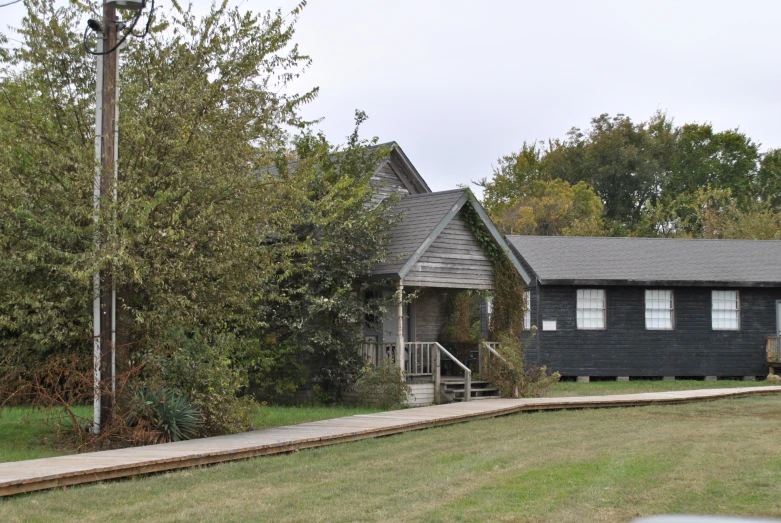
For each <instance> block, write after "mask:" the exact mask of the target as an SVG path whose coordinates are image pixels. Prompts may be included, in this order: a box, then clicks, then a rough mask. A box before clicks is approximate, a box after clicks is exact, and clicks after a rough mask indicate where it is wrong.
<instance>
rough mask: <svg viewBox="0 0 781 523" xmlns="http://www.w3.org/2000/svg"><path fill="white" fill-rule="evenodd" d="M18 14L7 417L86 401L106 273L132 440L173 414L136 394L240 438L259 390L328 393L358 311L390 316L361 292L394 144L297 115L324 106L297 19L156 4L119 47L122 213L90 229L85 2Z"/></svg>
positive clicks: (7, 142) (5, 87)
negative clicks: (377, 191) (301, 84)
mask: <svg viewBox="0 0 781 523" xmlns="http://www.w3.org/2000/svg"><path fill="white" fill-rule="evenodd" d="M25 1H26V7H27V13H28V14H27V16H26V17H25V19H24V21H23V23H22V26H21V28H20V29H19V31H18V34H19V37H20V41H21V44H20V45H18V46H12V47H9V46H6V45H3V46H2V50H1V51H0V53H2V56H1V57H0V58H2V69H1V70H0V156H1V157H2V158H3V161H2V163H0V394H2V396H0V406H2V404H3V402H4V401H27V400H28V397H27V396H25V394H34V395H35V397H36V398H37V399H38V400H39V401H40V402H42V403H47V402H48V404H65V405H67V404H72V403H79V402H91V399H92V397H91V394H92V382H91V369H92V365H93V361H92V350H91V347H92V328H91V320H92V318H91V311H92V297H93V296H92V275H93V274H95V273H96V271H99V270H107V269H110V272H111V274H112V275H113V278H114V281H115V284H116V287H117V294H118V311H117V314H118V320H117V324H118V325H117V354H118V359H117V363H118V374H119V375H120V376H121V383H120V390H118V393H117V394H118V396H120V397H117V398H115V401H116V402H117V405H120V406H121V405H122V404H123V402H124V407H123V409H124V410H123V412H125V414H126V415H122V416H119V415H116V416H114V417H113V418H112V419H113V422H114V424H115V426H121V427H120V429H122V430H124V429H127V430H126V431H125V432H124V433H123V434H125V436H127V434H131V435H132V434H134V433H137V432H138V431H139V430H141V429H143V430H146V429H149V430H153V429H151V428H149V423H151V422H150V421H149V420H150V419H156V417H160V416H161V415H162V414H161V413H160V412H157V413H155V412H148V410H149V409H146V407H144V408H141V409H139V408H138V405H139V401H140V404H141V405H142V407H143V406H144V405H146V404H147V403H149V402H150V401H151V403H152V404H154V405H157V404H158V403H159V404H160V405H159V406H160V409H162V410H165V409H163V407H164V404H166V402H167V404H169V405H170V404H179V403H180V402H181V401H183V400H182V398H184V400H186V401H188V402H190V403H191V404H192V407H193V408H194V409H195V411H197V417H198V427H199V429H198V430H199V432H200V433H201V434H220V433H226V432H233V431H236V430H243V429H244V428H246V426H247V424H248V417H247V414H248V410H247V406H248V403H249V402H251V400H249V399H247V398H248V397H249V395H248V394H247V391H248V387H249V385H250V384H251V383H252V384H255V385H256V386H257V387H258V388H259V389H260V390H261V391H262V392H264V393H266V394H277V395H285V394H289V393H291V392H292V391H294V390H295V389H296V388H297V387H298V386H300V385H301V383H302V381H303V380H306V379H311V380H313V381H314V382H316V383H318V384H319V385H320V387H321V388H322V390H324V391H326V392H327V393H328V394H331V395H333V396H337V395H338V393H339V391H340V390H341V389H342V388H344V387H345V386H347V385H349V384H350V383H351V382H352V381H353V380H354V379H355V376H356V374H357V373H358V371H359V370H360V368H361V365H362V361H361V360H360V357H359V355H358V352H357V351H356V350H355V347H356V346H357V345H358V344H359V343H360V342H361V339H362V336H361V332H360V329H357V328H356V327H357V325H356V322H355V318H362V317H369V316H371V315H374V316H377V315H378V314H379V312H380V311H381V309H382V308H383V307H384V304H383V303H382V302H381V301H380V300H369V301H364V300H363V299H361V298H362V296H363V292H361V291H362V290H364V289H365V288H366V287H367V286H368V285H369V284H368V283H366V280H367V276H368V275H369V274H370V272H371V269H372V267H373V266H374V265H375V264H376V263H377V262H378V261H380V260H382V259H383V258H384V253H383V246H384V245H385V242H386V241H387V234H388V231H389V230H390V228H391V225H392V222H393V220H394V218H393V217H392V216H391V213H390V212H389V209H390V207H391V206H392V204H393V202H392V201H388V202H386V203H384V204H382V205H380V206H378V207H376V208H373V209H372V210H371V211H368V210H367V209H368V205H367V204H368V202H369V201H370V198H371V190H370V185H369V180H370V178H371V176H372V174H373V173H374V171H375V168H376V166H377V165H378V162H380V160H381V158H382V156H383V155H384V154H386V153H387V151H383V150H381V149H378V148H376V147H372V146H371V145H372V143H370V142H366V141H364V140H361V139H359V137H358V130H357V126H359V125H360V124H361V122H362V121H363V120H364V119H365V116H364V115H363V114H361V113H358V114H357V116H356V120H357V122H356V123H357V126H356V131H355V133H354V134H353V135H352V136H350V137H349V139H348V142H347V144H346V145H345V146H343V147H340V148H337V147H334V146H333V145H331V144H330V143H329V142H328V141H327V140H326V139H325V137H324V136H322V135H318V134H313V133H311V132H310V131H309V130H308V129H309V126H308V124H307V122H305V121H303V120H302V119H301V117H300V115H299V111H300V109H301V107H302V106H303V105H304V104H307V103H309V102H311V101H312V100H313V99H314V98H315V97H316V95H317V90H316V89H315V90H312V91H308V92H305V93H303V94H296V93H294V92H293V91H292V87H291V81H292V80H293V79H295V78H296V77H297V76H298V75H300V74H301V72H302V71H303V70H304V69H306V67H307V66H308V64H309V62H310V60H309V58H308V57H307V56H305V55H303V54H302V53H301V52H300V51H299V50H298V47H297V46H296V45H295V42H294V40H293V36H294V30H295V23H296V20H297V16H298V11H299V9H297V10H295V11H294V12H293V15H294V16H292V17H288V16H283V15H282V13H280V12H276V13H266V14H262V15H255V14H253V13H251V12H246V13H245V12H242V11H239V9H238V8H228V7H227V2H223V3H222V4H217V5H215V6H214V7H213V8H212V11H211V13H210V14H209V15H207V16H206V17H204V18H203V19H197V18H196V17H194V16H193V15H192V13H191V12H190V11H189V10H184V9H181V8H179V6H178V5H177V4H174V8H173V9H172V10H171V11H170V12H168V13H164V12H163V11H162V10H157V11H156V14H155V19H154V23H153V29H152V31H151V32H150V34H149V35H148V36H147V37H146V38H145V39H143V40H139V39H131V40H130V41H129V43H128V45H127V47H126V48H125V49H123V50H122V59H121V73H120V75H121V85H122V88H121V97H120V100H119V106H120V139H119V183H118V201H117V202H116V203H114V202H112V201H102V202H101V213H100V216H99V217H98V219H97V220H94V219H93V200H92V198H93V176H94V173H95V166H96V164H95V159H94V150H95V148H94V136H95V135H94V102H95V60H94V57H92V56H90V55H88V54H87V53H86V52H85V51H84V49H83V47H82V33H83V22H84V20H85V19H86V18H87V17H89V16H91V13H90V9H89V6H85V5H82V4H80V3H76V2H74V3H70V4H69V5H67V6H65V7H57V6H56V5H55V2H54V0H25ZM93 7H95V6H93ZM2 43H3V44H6V43H7V42H5V41H4V42H2ZM291 133H293V134H291ZM292 161H294V162H295V163H294V165H295V168H289V164H290V162H292ZM100 230H105V231H109V233H108V234H107V236H106V237H105V238H104V239H103V241H102V242H101V244H100V245H99V246H96V242H95V238H96V233H97V232H98V231H100ZM374 285H379V282H377V283H375V284H374ZM356 291H358V292H356ZM378 294H379V293H378ZM104 321H107V320H106V319H105V318H104ZM106 386H107V385H106V384H105V383H104V384H103V387H104V388H105V387H106ZM149 398H156V399H154V400H149ZM166 398H168V399H166ZM171 398H174V399H175V401H171V400H170V399H171ZM153 410H154V409H153ZM162 410H161V411H162ZM168 410H170V409H168ZM139 412H140V413H142V414H143V415H146V416H147V418H148V419H146V421H144V420H143V419H138V417H139V415H138V413H139ZM193 412H194V411H192V410H191V411H190V418H192V417H193V416H192V414H193ZM134 413H135V414H134ZM144 413H146V414H144ZM139 427H140V428H139ZM118 430H119V429H118ZM128 431H129V432H128ZM134 431H135V432H134ZM104 434H111V431H110V430H108V427H107V428H106V430H104ZM125 436H123V435H121V434H119V433H118V432H116V431H115V432H114V433H113V437H115V438H122V437H125ZM147 436H148V435H147ZM147 436H143V437H141V438H136V439H138V440H139V441H147V440H159V439H160V438H156V437H147ZM128 437H130V436H128ZM174 437H175V436H170V438H174ZM131 439H132V438H131Z"/></svg>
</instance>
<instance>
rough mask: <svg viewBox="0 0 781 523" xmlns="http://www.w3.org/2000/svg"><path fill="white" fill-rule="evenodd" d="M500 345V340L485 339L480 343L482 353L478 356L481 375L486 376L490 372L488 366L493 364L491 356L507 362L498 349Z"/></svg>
mask: <svg viewBox="0 0 781 523" xmlns="http://www.w3.org/2000/svg"><path fill="white" fill-rule="evenodd" d="M498 346H499V342H498V341H484V342H482V343H480V353H479V356H478V360H479V366H480V375H481V376H482V377H483V378H485V377H486V375H487V374H488V367H489V366H490V365H491V358H492V357H494V358H497V359H499V360H500V361H502V362H504V363H507V360H505V359H504V358H503V357H502V355H501V354H499V353H498V352H497V351H496V347H498Z"/></svg>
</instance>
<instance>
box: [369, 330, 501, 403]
mask: <svg viewBox="0 0 781 523" xmlns="http://www.w3.org/2000/svg"><path fill="white" fill-rule="evenodd" d="M404 348H405V351H404V352H405V355H404V360H405V361H404V371H405V373H406V375H407V376H411V377H418V376H432V377H433V379H434V399H435V402H436V403H439V402H440V384H441V367H442V354H444V355H445V356H447V357H448V358H450V360H452V361H453V362H454V363H455V364H456V365H458V366H459V367H460V368H461V370H463V371H464V401H469V400H470V399H471V397H472V370H471V369H470V368H469V367H467V366H466V365H464V364H463V363H462V362H461V361H460V360H459V359H458V358H456V357H455V356H453V355H452V354H451V353H450V351H448V350H447V349H446V348H445V347H443V346H442V345H440V344H439V343H437V342H435V341H416V342H409V343H405V344H404ZM494 352H495V351H494ZM360 354H361V356H362V357H363V359H364V361H366V363H371V364H373V365H378V364H379V363H380V362H382V361H383V360H386V359H390V360H394V361H395V359H396V344H395V343H374V342H366V343H363V344H362V345H361V348H360ZM497 356H498V354H497ZM500 357H501V356H500Z"/></svg>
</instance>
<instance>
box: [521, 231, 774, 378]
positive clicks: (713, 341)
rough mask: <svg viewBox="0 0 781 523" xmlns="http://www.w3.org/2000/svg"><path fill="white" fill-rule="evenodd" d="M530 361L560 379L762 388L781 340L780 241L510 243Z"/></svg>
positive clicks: (529, 239)
mask: <svg viewBox="0 0 781 523" xmlns="http://www.w3.org/2000/svg"><path fill="white" fill-rule="evenodd" d="M507 239H508V241H509V243H510V245H511V246H512V247H513V248H514V249H515V251H516V253H517V255H518V257H519V258H520V259H521V263H522V265H523V267H524V268H525V270H526V272H527V273H528V274H529V276H530V278H531V283H530V285H529V292H528V297H529V310H528V311H527V320H526V327H527V328H528V327H530V326H532V325H536V326H537V327H538V331H537V334H536V336H534V337H533V339H532V340H531V342H530V346H529V347H528V349H527V355H528V357H529V360H530V361H532V362H536V363H538V364H539V365H546V366H547V367H548V368H549V369H550V370H552V371H558V372H560V373H561V374H562V376H578V377H587V376H588V377H703V376H705V377H739V376H742V377H755V376H764V375H766V374H767V373H768V354H767V351H768V347H770V346H771V344H772V342H774V340H776V341H777V340H778V335H779V333H781V241H753V240H683V239H658V238H654V239H651V238H584V237H543V236H509V237H508V238H507Z"/></svg>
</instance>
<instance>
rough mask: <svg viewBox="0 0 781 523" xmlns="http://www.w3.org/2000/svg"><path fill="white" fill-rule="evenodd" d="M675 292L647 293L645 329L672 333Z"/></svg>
mask: <svg viewBox="0 0 781 523" xmlns="http://www.w3.org/2000/svg"><path fill="white" fill-rule="evenodd" d="M673 318H674V311H673V291H671V290H651V289H646V291H645V328H646V329H648V330H662V331H671V330H673V325H674V321H673Z"/></svg>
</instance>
